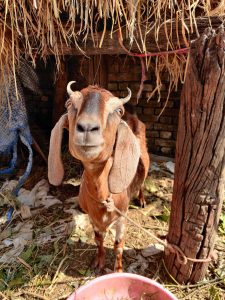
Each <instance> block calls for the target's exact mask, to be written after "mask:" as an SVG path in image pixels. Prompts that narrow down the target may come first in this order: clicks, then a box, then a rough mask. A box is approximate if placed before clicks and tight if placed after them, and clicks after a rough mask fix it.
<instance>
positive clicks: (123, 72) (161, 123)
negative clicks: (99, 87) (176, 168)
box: [107, 56, 180, 156]
mask: <svg viewBox="0 0 225 300" xmlns="http://www.w3.org/2000/svg"><path fill="white" fill-rule="evenodd" d="M107 62H108V66H107V69H108V89H109V90H110V91H111V92H112V93H114V94H115V95H117V96H120V97H123V96H125V95H127V89H126V88H127V87H130V89H131V90H132V94H133V95H132V99H131V103H132V104H134V105H135V106H136V111H137V113H138V116H139V118H140V119H141V120H142V121H143V122H144V123H145V124H146V128H147V140H148V147H149V151H150V152H152V153H155V154H159V155H167V156H174V154H175V145H176V134H177V124H178V113H179V98H180V89H179V91H178V92H172V93H171V95H170V97H169V101H168V103H167V105H166V108H165V110H164V111H163V113H162V115H161V116H160V117H158V115H159V114H160V112H161V110H162V109H163V107H164V105H165V101H166V98H167V90H168V79H167V78H166V76H165V80H164V81H163V88H162V93H161V101H160V102H158V98H157V97H158V96H157V95H155V96H154V97H153V98H151V99H150V100H149V101H148V98H149V96H150V95H151V93H152V91H153V90H154V88H155V85H154V81H155V79H154V75H153V72H151V71H148V72H147V79H148V80H147V81H146V82H145V84H144V89H143V92H142V95H141V97H140V99H139V101H138V103H137V100H136V95H137V92H138V90H139V87H140V80H141V66H140V63H139V60H134V59H133V58H130V57H125V56H120V57H118V56H117V57H115V56H109V57H108V59H107Z"/></svg>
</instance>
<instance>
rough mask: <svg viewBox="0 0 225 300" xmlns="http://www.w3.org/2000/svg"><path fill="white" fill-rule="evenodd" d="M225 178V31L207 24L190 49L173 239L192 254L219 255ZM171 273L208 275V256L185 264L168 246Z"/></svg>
mask: <svg viewBox="0 0 225 300" xmlns="http://www.w3.org/2000/svg"><path fill="white" fill-rule="evenodd" d="M224 182H225V33H224V29H223V27H220V28H219V29H218V32H217V33H216V32H215V31H214V30H212V29H207V30H205V32H204V34H202V36H201V37H200V38H198V39H197V40H196V41H195V42H194V43H193V44H192V45H191V50H190V61H189V65H188V70H187V75H186V80H185V83H184V86H183V89H182V94H181V107H180V114H179V126H178V134H177V145H176V166H175V180H174V188H173V199H172V207H171V216H170V224H169V233H168V237H167V240H168V242H169V243H171V244H174V245H176V246H178V247H179V248H180V249H181V250H182V251H183V252H184V254H185V256H186V257H189V258H194V259H196V258H197V259H206V258H208V257H211V256H212V255H213V249H214V244H215V237H216V232H217V227H218V222H219V217H220V213H221V207H222V203H223V198H224ZM165 263H166V266H167V269H168V271H169V272H170V274H171V275H172V276H173V277H174V278H175V279H176V280H177V281H178V282H181V283H187V282H192V283H194V282H197V281H199V280H202V279H203V278H204V276H205V274H206V271H207V268H208V264H209V263H208V262H192V261H190V260H188V262H187V263H186V264H180V263H179V261H178V259H177V256H176V255H175V254H173V253H172V252H169V251H166V255H165Z"/></svg>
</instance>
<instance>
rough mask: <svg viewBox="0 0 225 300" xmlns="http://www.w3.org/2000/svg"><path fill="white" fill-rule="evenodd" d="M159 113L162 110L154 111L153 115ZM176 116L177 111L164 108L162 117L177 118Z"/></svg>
mask: <svg viewBox="0 0 225 300" xmlns="http://www.w3.org/2000/svg"><path fill="white" fill-rule="evenodd" d="M161 111H162V109H156V110H155V114H156V115H158V114H160V113H161ZM178 114H179V109H176V108H168V107H166V108H165V109H164V111H163V113H162V116H169V117H171V116H172V117H177V116H178Z"/></svg>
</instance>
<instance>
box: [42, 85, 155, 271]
mask: <svg viewBox="0 0 225 300" xmlns="http://www.w3.org/2000/svg"><path fill="white" fill-rule="evenodd" d="M72 83H73V82H70V83H69V84H68V86H67V92H68V94H69V96H70V98H69V100H68V101H67V103H66V107H67V113H66V114H65V115H63V116H62V117H61V118H60V119H59V121H58V123H57V124H56V125H55V127H54V128H53V130H52V133H51V139H50V150H49V158H48V178H49V181H50V183H51V184H53V185H59V184H60V183H61V182H62V180H63V175H64V170H63V164H62V160H61V154H60V153H61V140H62V132H63V128H67V129H68V130H69V151H70V153H71V154H72V155H73V156H74V157H75V158H77V159H79V160H80V161H81V162H82V163H83V165H84V173H83V176H82V181H81V185H80V192H79V204H80V207H81V208H82V209H83V210H84V211H85V212H86V213H87V214H88V215H89V218H90V221H91V223H92V225H93V229H94V233H95V241H96V244H97V247H98V253H97V257H96V260H95V263H94V266H95V267H96V268H97V267H98V268H99V269H103V267H104V264H105V250H104V247H103V241H104V235H105V232H106V230H107V228H108V227H109V226H110V225H111V224H112V223H114V224H115V226H116V238H115V244H114V252H115V255H116V262H115V271H117V272H122V252H123V245H124V232H125V223H126V220H125V218H124V217H123V216H121V215H119V214H118V213H117V212H116V211H115V210H113V211H109V210H108V209H107V207H106V206H105V205H104V203H105V201H107V200H108V199H109V197H110V198H111V199H113V202H114V205H115V207H116V208H118V209H119V210H120V211H121V212H123V213H126V212H127V210H128V206H129V199H130V197H131V194H132V193H134V192H137V191H140V193H139V198H140V200H141V201H142V203H144V197H143V193H142V191H141V187H142V185H143V182H144V179H145V177H146V175H147V172H148V168H149V156H148V152H147V148H146V140H145V125H144V124H143V123H142V122H140V121H139V120H138V118H137V116H135V115H131V114H125V119H126V122H125V121H124V120H122V116H123V114H124V107H123V104H124V103H126V102H127V101H129V99H130V97H131V91H130V90H129V89H128V91H129V95H128V96H127V97H126V98H124V99H119V98H117V97H114V96H113V95H112V94H111V93H110V92H109V91H107V90H104V89H101V88H99V87H97V86H88V87H87V88H85V89H83V90H81V92H78V91H76V92H73V91H72V90H71V88H70V85H71V84H72Z"/></svg>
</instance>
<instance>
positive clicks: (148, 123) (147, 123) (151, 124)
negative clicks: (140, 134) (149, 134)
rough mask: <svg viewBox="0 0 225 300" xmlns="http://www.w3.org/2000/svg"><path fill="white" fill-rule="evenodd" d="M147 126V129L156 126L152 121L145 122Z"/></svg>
mask: <svg viewBox="0 0 225 300" xmlns="http://www.w3.org/2000/svg"><path fill="white" fill-rule="evenodd" d="M145 126H146V129H151V130H152V129H153V128H154V124H153V123H151V122H145Z"/></svg>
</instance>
